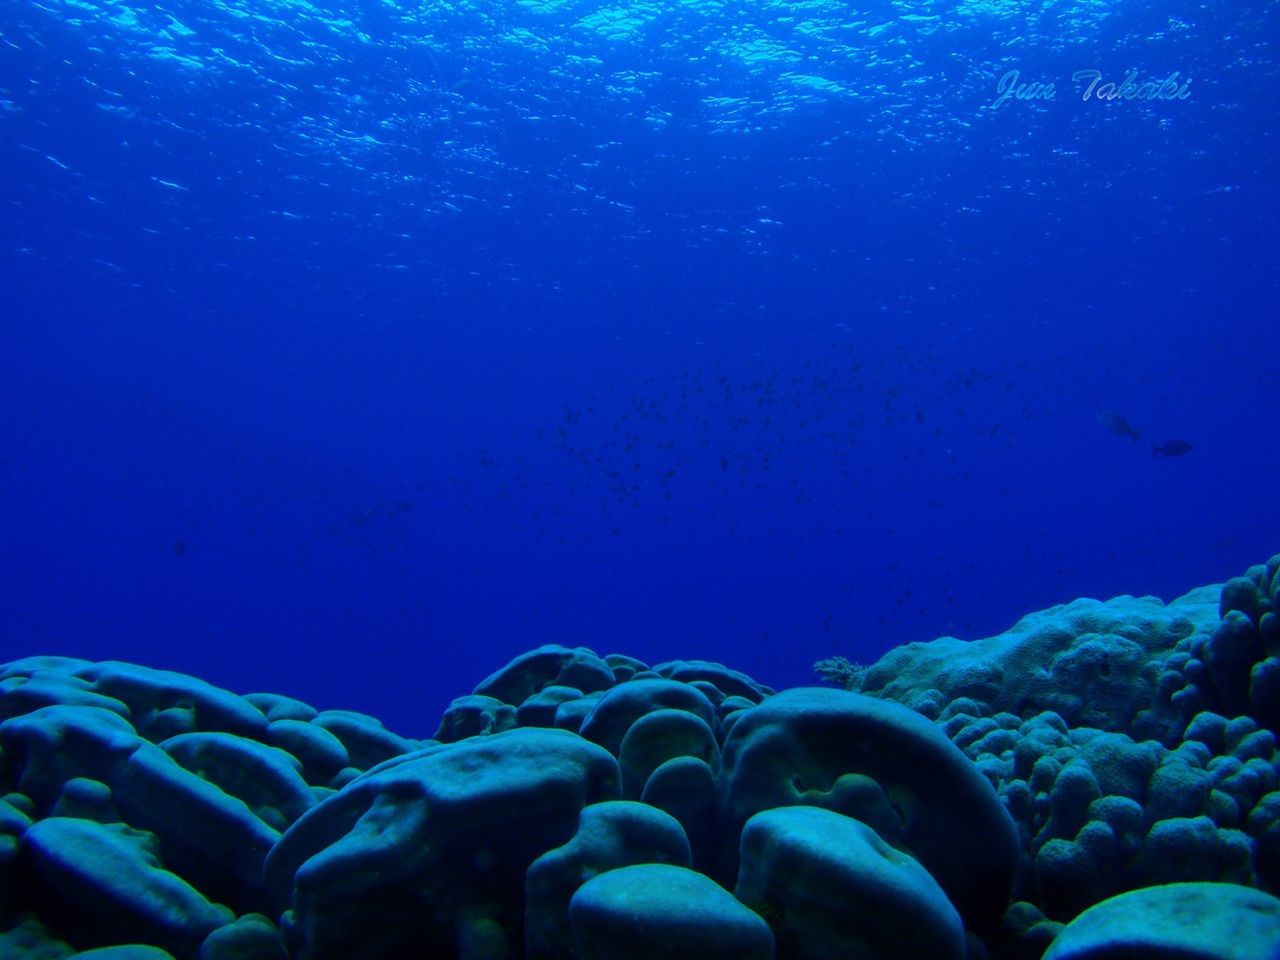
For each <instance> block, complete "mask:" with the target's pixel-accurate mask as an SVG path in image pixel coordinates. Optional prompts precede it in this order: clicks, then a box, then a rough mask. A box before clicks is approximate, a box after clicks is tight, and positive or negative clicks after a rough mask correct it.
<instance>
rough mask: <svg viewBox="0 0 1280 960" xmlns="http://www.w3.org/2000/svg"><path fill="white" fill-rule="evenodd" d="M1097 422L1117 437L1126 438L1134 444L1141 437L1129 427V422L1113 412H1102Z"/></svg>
mask: <svg viewBox="0 0 1280 960" xmlns="http://www.w3.org/2000/svg"><path fill="white" fill-rule="evenodd" d="M1098 422H1099V423H1100V424H1102V425H1103V426H1104V427H1106V428H1107V429H1108V430H1110V431H1111V432H1112V433H1114V434H1115V435H1116V436H1118V437H1128V438H1129V439H1130V440H1132V441H1134V442H1135V443H1136V442H1137V440H1138V437H1140V436H1142V434H1141V433H1139V432H1138V431H1137V430H1135V429H1133V427H1131V426H1129V421H1128V420H1126V419H1125V418H1124V417H1122V416H1120V414H1118V413H1116V412H1115V411H1114V410H1103V411H1102V413H1100V414H1098Z"/></svg>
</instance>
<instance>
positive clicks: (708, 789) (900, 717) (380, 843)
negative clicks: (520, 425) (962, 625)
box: [0, 557, 1280, 960]
mask: <svg viewBox="0 0 1280 960" xmlns="http://www.w3.org/2000/svg"><path fill="white" fill-rule="evenodd" d="M1278 593H1280V557H1277V558H1273V559H1272V560H1271V561H1270V562H1269V563H1267V564H1265V565H1260V566H1257V567H1254V568H1251V569H1250V570H1249V571H1247V572H1246V574H1245V575H1244V576H1242V577H1238V578H1235V579H1233V580H1231V581H1229V582H1228V583H1227V584H1225V585H1224V586H1221V587H1205V588H1203V589H1200V590H1197V591H1194V592H1192V593H1190V594H1188V595H1187V596H1185V597H1182V598H1180V599H1178V600H1175V601H1173V602H1171V603H1168V604H1165V603H1162V602H1160V601H1158V600H1155V599H1153V598H1149V597H1147V598H1141V599H1135V598H1133V597H1119V598H1116V599H1113V600H1111V601H1107V602H1098V601H1092V600H1078V601H1075V602H1074V603H1071V604H1068V605H1065V606H1061V607H1056V608H1054V609H1051V610H1046V611H1043V612H1041V613H1037V614H1033V615H1031V616H1028V617H1026V618H1024V619H1023V620H1022V621H1020V622H1019V623H1018V624H1016V625H1015V626H1014V627H1013V628H1012V629H1010V630H1009V631H1008V632H1006V633H1004V634H1001V635H1000V636H996V637H991V638H988V639H985V640H979V641H972V642H964V641H960V640H955V639H951V638H943V639H940V640H936V641H934V642H932V643H926V644H911V645H908V646H906V647H902V648H899V649H896V650H893V651H891V652H890V653H889V654H887V655H886V656H885V657H884V658H882V659H881V660H880V661H879V662H878V663H876V664H872V665H870V666H868V667H866V668H856V669H855V668H853V667H851V666H849V665H847V664H845V665H843V667H842V666H840V665H839V664H838V663H833V662H830V661H829V662H826V663H825V664H824V665H823V670H824V672H825V673H827V674H828V675H838V676H839V677H840V678H841V680H842V681H843V683H844V684H845V685H846V686H847V687H848V689H835V688H832V687H812V688H801V689H793V690H785V691H782V692H775V691H773V690H770V689H769V688H767V687H764V686H762V685H760V684H758V683H756V682H755V681H754V680H752V679H751V678H750V677H747V676H745V675H743V674H741V673H739V672H737V671H734V670H731V669H729V668H726V667H724V666H722V665H720V664H716V663H708V662H704V661H697V660H685V661H673V662H670V663H664V664H658V665H655V666H652V667H650V666H648V665H646V664H644V663H641V662H639V661H637V660H635V659H634V658H631V657H627V656H624V655H620V654H611V655H608V656H603V657H602V656H598V655H597V654H596V653H595V652H593V651H591V650H588V649H586V648H582V647H579V648H568V647H562V646H554V645H550V646H543V647H539V648H537V649H536V650H532V651H530V652H528V653H526V654H524V655H522V656H520V657H517V658H516V659H515V660H513V661H512V662H511V663H509V664H507V665H506V666H505V667H503V668H502V669H500V670H498V671H497V672H496V673H494V674H493V675H492V676H490V677H488V678H486V679H484V680H483V681H482V682H481V683H480V684H479V685H478V686H476V688H475V689H474V691H473V692H472V693H471V694H468V695H466V696H462V697H460V698H458V699H457V700H455V701H454V703H453V704H452V705H451V707H450V708H449V709H448V710H447V711H446V713H445V715H444V716H443V717H442V718H441V720H440V723H439V726H438V729H437V731H436V735H435V737H434V738H433V739H430V740H426V741H415V740H409V739H405V738H403V737H400V736H397V735H396V734H394V733H392V732H391V731H388V730H386V729H385V728H384V727H383V726H382V725H381V724H380V723H379V722H378V721H377V720H376V719H375V718H373V717H368V716H364V715H361V714H356V713H351V712H347V711H340V710H328V711H317V710H315V709H314V708H312V707H310V706H308V705H307V704H305V703H301V702H299V701H297V700H293V699H290V698H288V697H283V696H278V695H272V694H249V695H246V696H237V695H235V694H232V693H230V692H228V691H226V690H221V689H218V688H216V687H213V686H210V685H209V684H206V683H204V682H202V681H200V680H198V679H196V678H193V677H188V676H184V675H180V674H175V673H169V672H165V671H159V670H154V669H150V668H148V667H145V666H139V665H134V664H126V663H116V662H107V663H91V662H87V661H82V660H74V659H69V658H62V657H29V658H27V659H24V660H19V661H14V662H12V663H9V664H6V665H4V666H3V667H0V958H3V960H11V958H12V960H28V958H45V957H48V958H61V957H69V956H84V957H93V958H98V960H162V958H165V957H169V958H176V960H184V958H189V960H195V958H199V960H233V958H235V960H268V958H271V960H285V958H297V960H338V958H356V960H364V958H367V960H383V958H386V960H400V958H454V957H457V958H464V960H503V958H513V960H514V958H529V960H535V958H536V960H561V958H563V960H570V958H582V960H597V958H600V960H603V958H615V957H616V958H644V957H672V958H682V957H689V958H695V957H696V958H717V957H724V958H731V957H732V958H748V960H750V958H761V960H765V958H772V957H778V958H815V960H817V958H837V957H839V958H848V957H857V958H860V960H861V958H866V960H880V958H883V960H890V958H925V957H928V958H939V960H948V958H954V960H966V958H968V960H980V958H984V957H991V958H1009V960H1023V958H1028V960H1029V958H1039V957H1042V956H1043V957H1048V958H1051V960H1065V958H1121V957H1135V956H1142V957H1152V958H1160V957H1168V958H1171V960H1172V958H1205V960H1217V958H1223V960H1275V958H1277V957H1280V900H1278V899H1276V897H1275V896H1274V894H1276V893H1277V892H1278V891H1280V789H1277V787H1278V784H1277V775H1278V771H1280V759H1278V758H1277V756H1276V739H1275V738H1276V731H1277V721H1278V720H1280V619H1278V618H1280V597H1278Z"/></svg>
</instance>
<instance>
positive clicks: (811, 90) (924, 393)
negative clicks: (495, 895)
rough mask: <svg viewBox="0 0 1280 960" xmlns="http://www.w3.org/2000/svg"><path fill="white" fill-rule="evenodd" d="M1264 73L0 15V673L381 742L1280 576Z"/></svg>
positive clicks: (82, 0) (797, 33)
mask: <svg viewBox="0 0 1280 960" xmlns="http://www.w3.org/2000/svg"><path fill="white" fill-rule="evenodd" d="M1278 40H1280V5H1277V4H1275V3H1266V2H1260V0H1252V2H1241V3H1229V4H1216V5H1203V4H1200V3H1191V2H1186V0H1176V2H1170V0H1158V2H1156V3H1153V4H1134V5H1123V4H1118V3H1108V2H1100V0H1090V2H1064V3H1060V4H1048V5H1039V4H1021V3H1013V2H965V0H961V2H939V3H927V2H899V3H872V4H868V5H862V6H850V5H847V4H842V3H835V2H829V0H803V2H796V3H776V2H761V3H734V2H712V0H704V2H682V3H671V4H654V3H639V2H637V3H621V4H617V5H610V4H597V3H589V2H557V0H546V2H537V0H519V2H499V3H490V2H478V3H476V2H456V3H422V4H407V3H397V2H391V0H360V2H358V3H354V4H331V3H327V2H315V3H313V2H306V0H298V2H291V3H282V2H272V0H205V2H198V3H197V2H191V0H172V2H165V3H155V2H137V3H133V2H118V0H8V2H6V3H5V4H4V6H3V8H2V10H0V171H2V172H3V174H4V175H3V177H0V297H2V299H0V303H2V304H3V306H0V504H3V506H2V507H0V558H2V559H0V609H2V610H3V627H2V628H0V662H3V661H8V660H11V659H16V658H18V657H22V656H26V655H30V654H35V653H61V654H68V655H74V656H81V657H87V658H91V659H109V658H114V659H122V660H130V661H136V662H141V663H146V664H148V665H151V666H157V667H167V668H170V669H175V670H181V671H185V672H189V673H193V674H197V675H199V676H201V677H203V678H205V679H207V680H210V681H211V682H214V683H216V684H219V685H221V686H225V687H228V688H230V689H233V690H236V691H239V692H248V691H253V690H272V691H278V692H282V693H287V694H291V695H294V696H297V697H300V698H302V699H305V700H307V701H308V702H310V703H314V704H316V705H317V706H319V707H343V708H350V709H355V710H361V711H365V712H368V713H372V714H375V715H377V716H379V717H380V718H382V719H383V720H384V721H385V722H386V723H387V725H388V726H389V727H391V728H392V729H395V730H397V731H399V732H401V733H403V734H405V735H408V736H419V737H421V736H429V735H430V734H431V733H432V731H433V730H434V729H435V725H436V722H437V720H438V718H439V715H440V712H441V711H442V710H443V709H444V707H445V706H446V705H447V704H448V702H449V700H450V699H451V698H453V697H455V696H458V695H461V694H464V693H467V692H469V691H470V690H471V688H472V687H473V686H474V685H475V684H476V683H477V682H478V681H479V680H480V679H481V678H483V677H484V676H486V675H487V674H489V673H490V672H492V671H493V670H496V669H497V668H498V667H500V666H501V665H502V664H503V663H505V662H506V661H507V660H508V659H510V658H511V657H512V656H514V655H516V654H517V653H520V652H522V651H524V650H527V649H529V648H531V647H534V646H537V645H539V644H542V643H552V642H554V643H564V644H568V645H571V646H573V645H583V646H587V647H590V648H591V649H593V650H595V651H596V652H598V653H600V654H602V655H603V654H605V653H609V652H623V653H627V654H630V655H632V656H635V657H639V658H641V659H643V660H646V661H648V662H657V661H661V660H667V659H672V658H681V657H684V658H690V657H696V658H701V659H708V660H719V661H722V662H724V663H726V664H728V665H729V666H731V667H734V668H737V669H741V670H744V671H746V672H748V673H750V674H751V675H752V676H754V677H756V678H757V679H759V680H760V681H761V682H764V683H768V684H772V685H774V686H777V687H784V686H792V685H796V684H804V683H809V682H812V681H813V679H814V676H813V672H812V664H813V662H814V661H815V660H817V659H819V658H822V657H827V656H831V655H833V654H843V655H846V656H849V657H851V658H854V659H859V660H863V661H868V660H873V659H875V658H876V657H878V656H879V655H880V654H881V653H883V652H884V651H886V650H887V649H889V648H891V647H893V646H895V645H898V644H902V643H906V642H909V641H916V640H928V639H932V638H934V637H937V636H941V635H953V636H958V637H962V638H974V637H982V636H986V635H990V634H993V633H997V632H999V631H1001V630H1003V629H1006V628H1007V627H1008V626H1009V625H1010V624H1011V623H1013V622H1014V621H1015V620H1017V619H1018V617H1020V616H1021V615H1022V614H1024V613H1026V612H1028V611H1031V610H1036V609H1040V608H1043V607H1046V606H1050V605H1052V604H1056V603H1061V602H1065V601H1069V600H1071V599H1073V598H1076V597H1080V596H1093V597H1109V596H1112V595H1116V594H1121V593H1133V594H1136V595H1142V594H1156V595H1158V596H1161V597H1164V598H1166V599H1171V598H1173V597H1175V596H1177V595H1179V594H1181V593H1183V592H1185V591H1187V590H1188V589H1190V588H1192V587H1194V586H1197V585H1200V584H1204V583H1212V582H1220V581H1222V580H1224V579H1226V578H1228V577H1230V576H1234V575H1236V574H1237V573H1239V572H1241V571H1242V570H1243V569H1244V568H1245V567H1247V566H1248V565H1250V564H1253V563H1258V562H1261V561H1263V560H1265V559H1266V558H1267V557H1268V556H1270V555H1271V554H1273V553H1274V552H1276V550H1277V549H1278V547H1280V497H1277V491H1276V477H1277V475H1278V467H1280V452H1278V451H1277V432H1276V431H1277V421H1276V411H1277V409H1280V406H1278V402H1280V380H1278V379H1277V376H1276V366H1277V362H1278V359H1280V357H1278V354H1277V337H1276V317H1277V296H1278V293H1280V231H1277V228H1276V224H1277V214H1278V213H1280V183H1278V178H1277V162H1276V150H1277V127H1278V124H1277V103H1278V98H1280V70H1278V69H1277V49H1276V45H1277V41H1278ZM1011 71H1016V81H1015V80H1013V79H1011V77H1010V74H1011ZM1089 71H1095V72H1096V77H1095V76H1094V75H1093V74H1090V73H1089ZM1082 72H1083V73H1082ZM1073 77H1076V78H1077V79H1073ZM1091 82H1092V86H1090V84H1091ZM1011 84H1015V85H1016V88H1017V89H1020V91H1021V93H1022V94H1023V96H1010V97H1003V96H1002V92H1009V91H1010V90H1011V89H1014V87H1011V86H1010V85H1011ZM1049 84H1051V85H1052V96H1048V95H1047V89H1046V85H1049ZM1022 85H1025V86H1022ZM1112 95H1114V96H1112ZM1100 415H1104V416H1103V417H1102V419H1099V417H1100ZM1107 415H1110V416H1107ZM1116 415H1118V416H1119V417H1122V418H1123V420H1124V423H1125V424H1127V425H1128V427H1129V428H1131V429H1132V430H1133V431H1136V432H1137V433H1138V434H1139V435H1138V436H1137V437H1136V438H1135V437H1133V436H1132V434H1130V433H1125V432H1124V429H1123V428H1122V427H1121V425H1120V424H1119V421H1117V420H1116ZM1118 429H1119V432H1117V430H1118ZM1173 441H1182V442H1183V443H1184V444H1189V445H1190V449H1189V450H1184V449H1183V448H1182V447H1180V446H1172V447H1171V446H1167V444H1169V443H1170V442H1173ZM1157 445H1159V448H1160V451H1163V452H1165V453H1170V452H1173V453H1177V454H1178V455H1173V456H1158V455H1156V453H1157V452H1159V451H1157V449H1156V447H1157Z"/></svg>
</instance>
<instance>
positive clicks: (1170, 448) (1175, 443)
mask: <svg viewBox="0 0 1280 960" xmlns="http://www.w3.org/2000/svg"><path fill="white" fill-rule="evenodd" d="M1190 452H1191V444H1189V443H1187V441H1185V440H1170V441H1169V442H1168V443H1162V444H1159V445H1156V444H1154V443H1153V444H1152V445H1151V455H1152V456H1153V457H1180V456H1182V455H1183V454H1187V453H1190Z"/></svg>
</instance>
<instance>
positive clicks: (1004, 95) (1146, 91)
mask: <svg viewBox="0 0 1280 960" xmlns="http://www.w3.org/2000/svg"><path fill="white" fill-rule="evenodd" d="M1071 80H1072V82H1073V83H1075V84H1077V85H1078V88H1079V90H1080V99H1081V100H1082V101H1083V102H1085V103H1088V102H1089V101H1090V100H1103V101H1109V100H1186V99H1188V98H1190V96H1191V78H1190V77H1183V76H1182V72H1181V71H1180V70H1175V71H1173V73H1171V74H1169V75H1168V76H1167V77H1164V78H1163V79H1156V80H1142V81H1139V79H1138V71H1137V70H1130V71H1129V72H1128V73H1126V74H1125V75H1124V78H1123V79H1122V80H1120V81H1119V82H1118V83H1117V82H1115V81H1111V80H1105V81H1104V80H1103V78H1102V71H1101V70H1077V71H1076V72H1075V73H1073V74H1071ZM1057 98H1058V91H1057V88H1056V86H1055V85H1054V84H1053V83H1045V82H1043V81H1040V80H1031V81H1027V82H1025V83H1024V82H1023V80H1022V74H1021V72H1020V71H1018V70H1009V71H1008V72H1006V73H1005V75H1004V76H1002V77H1001V78H1000V80H999V82H998V83H996V98H995V100H993V101H992V103H991V106H993V107H999V106H1001V105H1003V104H1005V103H1008V102H1009V101H1010V100H1056V99H1057Z"/></svg>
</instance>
